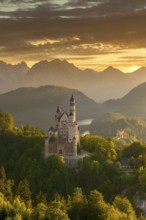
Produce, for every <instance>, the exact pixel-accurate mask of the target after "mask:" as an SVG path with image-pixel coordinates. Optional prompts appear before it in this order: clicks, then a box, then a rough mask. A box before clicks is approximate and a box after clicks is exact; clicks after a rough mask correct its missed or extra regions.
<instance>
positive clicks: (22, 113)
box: [0, 86, 98, 130]
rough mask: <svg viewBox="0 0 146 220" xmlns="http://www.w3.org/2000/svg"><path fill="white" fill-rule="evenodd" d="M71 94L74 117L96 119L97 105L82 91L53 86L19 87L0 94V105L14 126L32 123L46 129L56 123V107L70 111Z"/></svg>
mask: <svg viewBox="0 0 146 220" xmlns="http://www.w3.org/2000/svg"><path fill="white" fill-rule="evenodd" d="M72 93H73V94H74V97H75V100H76V103H77V119H78V120H81V119H86V118H95V116H96V112H97V108H98V104H97V103H96V102H95V101H93V100H92V99H89V98H88V97H87V96H85V95H84V94H83V93H81V92H79V91H77V90H72V89H67V88H63V87H56V86H42V87H39V88H21V89H17V90H14V91H11V92H8V93H5V94H1V95H0V108H1V110H3V111H5V112H10V113H12V115H13V116H14V118H15V121H16V125H18V124H32V125H36V126H38V127H40V128H42V129H44V130H47V129H48V128H49V127H50V126H51V125H53V124H54V122H55V113H56V109H57V106H61V107H63V108H64V109H65V110H66V111H67V112H68V111H69V99H70V97H71V95H72Z"/></svg>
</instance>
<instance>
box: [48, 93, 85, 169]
mask: <svg viewBox="0 0 146 220" xmlns="http://www.w3.org/2000/svg"><path fill="white" fill-rule="evenodd" d="M55 122H56V125H55V128H54V127H51V128H50V129H49V130H48V138H47V139H45V150H44V156H45V158H46V157H48V156H50V155H54V154H58V155H61V156H63V157H64V161H65V164H66V165H67V166H71V167H76V166H77V164H78V161H79V160H80V159H82V158H83V156H80V155H78V154H77V146H78V145H80V133H79V127H78V123H77V120H76V102H75V99H74V96H73V95H72V96H71V98H70V112H69V114H68V113H67V112H66V111H64V110H63V109H62V108H60V107H57V111H56V115H55ZM52 136H53V137H54V140H53V141H51V137H52Z"/></svg>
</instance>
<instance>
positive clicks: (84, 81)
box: [9, 59, 136, 102]
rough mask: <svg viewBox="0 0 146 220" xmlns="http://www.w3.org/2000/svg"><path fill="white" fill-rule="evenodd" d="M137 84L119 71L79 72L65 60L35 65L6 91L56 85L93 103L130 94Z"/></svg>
mask: <svg viewBox="0 0 146 220" xmlns="http://www.w3.org/2000/svg"><path fill="white" fill-rule="evenodd" d="M135 84H136V82H135V80H134V79H132V78H130V77H129V76H128V75H126V74H124V73H123V72H121V71H120V70H118V69H115V68H113V67H109V68H107V69H106V70H104V71H102V72H96V71H93V70H90V69H87V70H84V71H82V70H80V69H79V68H77V67H76V66H74V65H73V64H70V63H68V62H67V61H66V60H64V61H61V60H59V59H56V60H53V61H50V62H48V61H41V62H39V63H36V64H35V65H34V66H32V68H31V69H30V70H29V71H28V73H27V74H26V75H25V76H23V77H22V78H21V79H19V80H16V81H15V83H13V84H12V86H11V87H10V88H9V90H12V89H16V88H20V87H39V86H42V85H57V86H64V87H68V88H73V89H79V90H80V91H82V92H83V93H85V94H86V95H88V96H89V97H91V98H93V99H94V100H96V101H100V102H101V101H104V100H108V99H110V98H119V97H122V96H123V95H125V94H126V93H127V92H129V91H130V89H131V88H133V87H134V86H135Z"/></svg>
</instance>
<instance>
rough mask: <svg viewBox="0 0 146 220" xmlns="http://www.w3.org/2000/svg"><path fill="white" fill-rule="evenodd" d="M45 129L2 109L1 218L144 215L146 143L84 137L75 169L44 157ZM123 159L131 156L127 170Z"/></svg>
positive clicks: (87, 219) (130, 219)
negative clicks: (21, 121) (18, 121)
mask: <svg viewBox="0 0 146 220" xmlns="http://www.w3.org/2000/svg"><path fill="white" fill-rule="evenodd" d="M44 138H45V133H44V132H43V131H41V130H40V129H39V128H36V127H33V126H30V125H21V126H19V127H16V126H15V123H14V119H13V117H12V115H11V114H6V113H4V112H2V111H0V219H2V220H3V219H6V220H13V219H14V220H21V219H24V220H33V219H34V220H37V219H38V220H47V219H48V220H69V219H70V220H100V219H101V220H136V219H138V220H144V219H146V217H145V213H144V210H142V209H141V207H140V206H139V205H138V201H144V200H145V199H146V143H144V142H139V141H136V142H131V143H125V142H122V141H118V140H116V139H114V138H105V137H102V136H97V135H85V136H81V146H80V149H79V152H81V150H82V149H83V150H86V151H88V152H89V153H90V156H88V157H85V158H84V159H83V162H82V163H81V164H79V166H78V168H77V169H73V168H69V167H66V166H65V164H64V160H63V157H60V156H58V155H53V156H50V157H48V158H47V159H44V156H43V147H44ZM123 160H126V161H127V164H126V169H125V168H123V162H122V161H123Z"/></svg>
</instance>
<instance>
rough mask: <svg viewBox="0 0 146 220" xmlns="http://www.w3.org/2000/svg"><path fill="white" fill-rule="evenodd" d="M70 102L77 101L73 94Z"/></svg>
mask: <svg viewBox="0 0 146 220" xmlns="http://www.w3.org/2000/svg"><path fill="white" fill-rule="evenodd" d="M70 102H75V99H74V96H73V94H72V96H71V98H70Z"/></svg>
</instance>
